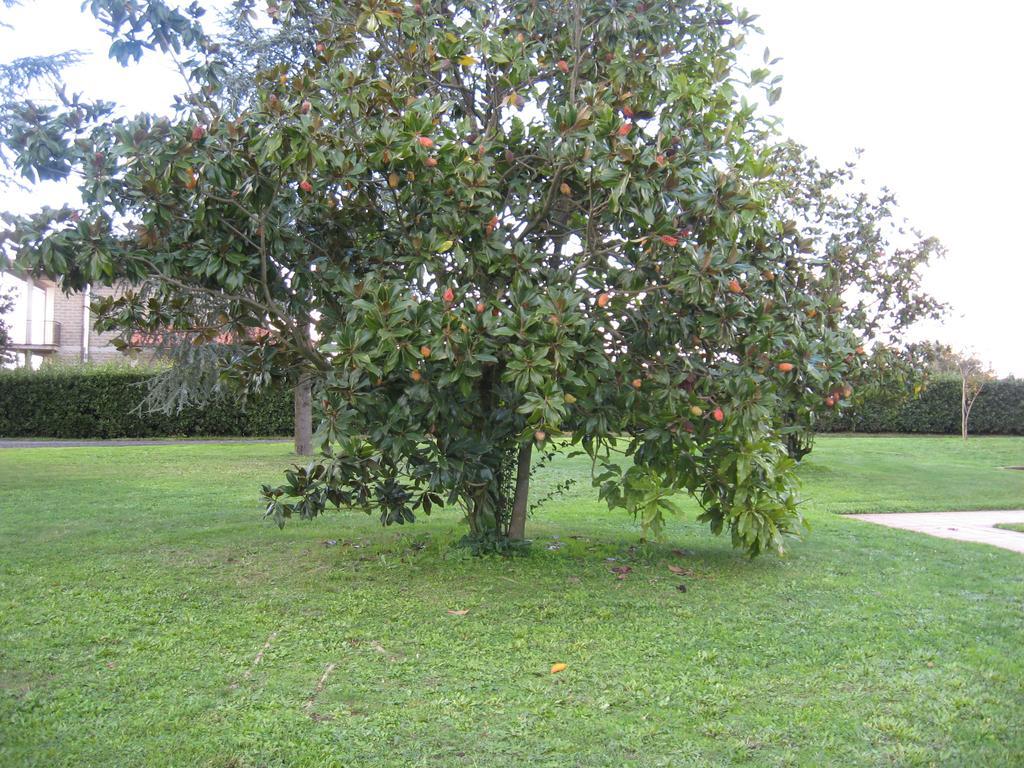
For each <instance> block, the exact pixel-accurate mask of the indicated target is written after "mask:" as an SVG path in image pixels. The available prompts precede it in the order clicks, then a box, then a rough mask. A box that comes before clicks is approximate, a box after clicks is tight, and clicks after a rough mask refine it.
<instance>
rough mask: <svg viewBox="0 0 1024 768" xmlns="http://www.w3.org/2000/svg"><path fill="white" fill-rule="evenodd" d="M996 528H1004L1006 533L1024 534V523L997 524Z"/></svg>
mask: <svg viewBox="0 0 1024 768" xmlns="http://www.w3.org/2000/svg"><path fill="white" fill-rule="evenodd" d="M995 527H996V528H1002V529H1003V530H1004V531H1016V532H1017V533H1024V523H996V526H995Z"/></svg>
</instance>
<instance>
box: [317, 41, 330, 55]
mask: <svg viewBox="0 0 1024 768" xmlns="http://www.w3.org/2000/svg"><path fill="white" fill-rule="evenodd" d="M326 50H327V46H326V45H324V44H323V43H317V44H316V52H317V53H323V52H324V51H326Z"/></svg>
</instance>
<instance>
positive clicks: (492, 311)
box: [491, 307, 501, 317]
mask: <svg viewBox="0 0 1024 768" xmlns="http://www.w3.org/2000/svg"><path fill="white" fill-rule="evenodd" d="M500 314H501V312H499V311H498V308H497V307H495V308H494V309H492V310H491V317H497V316H498V315H500Z"/></svg>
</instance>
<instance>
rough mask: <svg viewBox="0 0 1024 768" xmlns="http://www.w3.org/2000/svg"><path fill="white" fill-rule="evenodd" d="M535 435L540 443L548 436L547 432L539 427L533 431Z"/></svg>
mask: <svg viewBox="0 0 1024 768" xmlns="http://www.w3.org/2000/svg"><path fill="white" fill-rule="evenodd" d="M533 436H534V438H535V439H536V440H537V442H538V443H543V442H544V440H545V439H546V438H547V433H546V432H545V431H544V430H543V429H538V430H537V431H536V432H534V433H533Z"/></svg>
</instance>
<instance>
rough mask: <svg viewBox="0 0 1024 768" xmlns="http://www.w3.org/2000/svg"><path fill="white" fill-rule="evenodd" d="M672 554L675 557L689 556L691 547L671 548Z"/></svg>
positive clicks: (691, 552)
mask: <svg viewBox="0 0 1024 768" xmlns="http://www.w3.org/2000/svg"><path fill="white" fill-rule="evenodd" d="M672 554H673V555H675V556H676V557H689V556H690V555H692V554H693V550H692V549H673V550H672Z"/></svg>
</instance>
